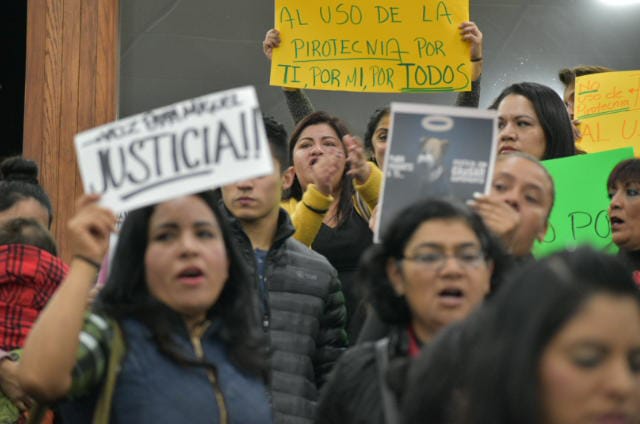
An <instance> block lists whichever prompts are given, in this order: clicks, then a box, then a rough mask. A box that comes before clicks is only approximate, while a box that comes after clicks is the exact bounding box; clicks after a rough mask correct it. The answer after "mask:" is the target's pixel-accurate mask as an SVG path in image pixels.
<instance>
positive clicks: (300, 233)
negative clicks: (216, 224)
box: [282, 112, 382, 340]
mask: <svg viewBox="0 0 640 424" xmlns="http://www.w3.org/2000/svg"><path fill="white" fill-rule="evenodd" d="M289 150H290V152H291V161H292V165H293V170H294V172H295V177H294V179H293V183H292V185H291V187H290V188H289V190H288V192H287V193H286V194H285V196H284V198H285V200H284V201H283V204H282V206H283V208H284V209H286V210H287V211H288V212H289V214H290V215H291V218H292V220H293V224H294V226H295V227H296V233H295V235H294V237H295V238H296V239H298V240H299V241H301V242H302V243H304V244H306V245H307V246H311V247H312V248H313V249H314V250H315V251H317V252H319V253H320V254H322V255H324V256H326V257H327V259H328V260H329V262H331V264H332V265H333V266H334V267H335V268H336V269H337V270H338V274H339V276H340V281H341V282H342V285H343V291H344V293H345V297H346V300H347V313H348V319H349V318H351V317H353V316H354V315H357V317H356V318H355V319H354V320H350V322H349V325H348V330H349V331H348V332H349V335H350V336H351V338H352V340H355V335H356V334H357V332H358V331H359V328H360V325H361V320H362V316H361V315H363V314H364V310H362V311H360V309H362V308H361V305H360V301H359V297H360V296H357V294H356V293H355V290H354V288H353V280H354V276H355V270H356V268H357V265H358V261H359V259H360V255H361V253H362V252H363V251H364V250H365V249H366V248H367V247H368V246H369V245H370V244H371V243H372V233H371V231H370V230H369V225H368V219H369V216H370V213H371V210H372V209H373V208H374V207H375V206H376V204H377V203H378V194H379V191H380V184H381V182H382V172H381V171H380V169H379V168H378V167H377V166H375V165H374V164H373V163H371V162H368V161H367V160H366V156H365V152H364V148H363V147H362V145H361V144H360V142H359V141H358V140H356V139H355V138H354V137H352V136H351V135H349V131H348V129H347V127H346V125H345V124H344V123H343V122H342V121H341V120H340V119H339V118H336V117H334V116H331V115H329V114H327V113H325V112H314V113H312V114H310V115H308V116H306V117H305V118H304V119H303V120H301V121H300V122H299V123H298V125H297V126H296V128H295V129H294V130H293V133H292V134H291V137H290V141H289Z"/></svg>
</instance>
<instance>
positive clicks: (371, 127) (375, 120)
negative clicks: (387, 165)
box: [364, 106, 391, 165]
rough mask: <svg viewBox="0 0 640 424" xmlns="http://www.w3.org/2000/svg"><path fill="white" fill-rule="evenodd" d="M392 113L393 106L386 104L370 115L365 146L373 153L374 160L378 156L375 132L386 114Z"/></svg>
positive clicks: (365, 134) (365, 135)
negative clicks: (374, 146) (374, 141)
mask: <svg viewBox="0 0 640 424" xmlns="http://www.w3.org/2000/svg"><path fill="white" fill-rule="evenodd" d="M390 113H391V108H389V106H385V107H382V108H378V109H376V110H375V111H374V112H373V114H372V115H371V116H370V117H369V122H368V123H367V129H366V131H365V133H364V147H365V148H366V149H367V150H368V151H369V152H370V153H371V156H372V157H373V160H374V161H375V159H376V157H375V155H374V154H373V152H374V148H373V134H375V132H376V128H377V127H378V124H379V123H380V121H381V120H382V118H384V117H385V116H389V114H390ZM378 165H379V164H378Z"/></svg>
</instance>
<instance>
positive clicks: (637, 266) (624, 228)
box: [607, 158, 640, 286]
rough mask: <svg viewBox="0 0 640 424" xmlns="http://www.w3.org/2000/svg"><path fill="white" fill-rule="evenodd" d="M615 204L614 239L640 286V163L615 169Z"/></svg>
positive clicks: (612, 207) (612, 187)
mask: <svg viewBox="0 0 640 424" xmlns="http://www.w3.org/2000/svg"><path fill="white" fill-rule="evenodd" d="M607 190H608V192H609V198H610V199H611V204H610V205H609V219H610V220H611V237H612V239H613V242H614V243H615V244H616V245H617V246H618V247H619V248H620V256H622V257H623V258H624V259H625V260H627V261H628V262H629V264H630V265H631V266H632V267H633V269H634V270H635V273H634V278H635V281H636V284H638V286H640V159H637V158H635V159H627V160H624V161H622V162H620V163H619V164H618V165H616V166H615V168H613V170H612V171H611V174H609V179H608V180H607Z"/></svg>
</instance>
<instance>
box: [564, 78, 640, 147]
mask: <svg viewBox="0 0 640 424" xmlns="http://www.w3.org/2000/svg"><path fill="white" fill-rule="evenodd" d="M575 88H576V92H575V93H576V94H575V100H576V101H575V105H574V108H575V110H574V115H575V117H576V118H577V119H579V120H580V122H581V123H580V131H581V132H582V139H581V140H580V141H579V142H578V143H577V146H578V148H580V149H582V150H585V151H587V152H589V153H593V152H602V151H605V150H611V149H617V148H620V147H627V146H632V147H634V148H635V150H636V151H635V154H636V155H640V70H638V71H622V72H606V73H601V74H592V75H585V76H582V77H578V78H576V87H575Z"/></svg>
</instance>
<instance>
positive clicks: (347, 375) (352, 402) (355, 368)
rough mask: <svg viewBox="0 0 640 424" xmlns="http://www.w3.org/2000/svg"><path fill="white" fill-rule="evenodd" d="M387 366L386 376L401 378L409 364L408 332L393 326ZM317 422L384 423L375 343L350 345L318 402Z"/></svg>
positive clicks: (324, 423) (331, 423)
mask: <svg viewBox="0 0 640 424" xmlns="http://www.w3.org/2000/svg"><path fill="white" fill-rule="evenodd" d="M387 348H388V358H389V364H388V369H387V370H386V372H385V374H384V376H385V377H384V379H385V381H386V382H387V383H388V382H389V378H390V377H395V378H401V377H399V375H400V376H401V375H402V374H403V373H402V371H403V370H404V369H406V366H407V364H408V361H407V357H408V352H409V337H408V335H407V331H406V330H404V329H401V328H398V327H392V329H391V331H390V333H389V344H388V345H387ZM316 423H318V424H333V423H335V424H384V423H385V418H384V404H383V398H382V391H381V390H380V377H379V372H378V364H377V362H376V346H375V342H365V343H362V344H358V345H356V346H354V347H352V348H350V349H349V350H348V351H347V352H346V353H345V354H344V355H343V356H342V357H341V358H340V360H339V361H338V363H337V364H336V366H335V368H334V369H333V371H332V372H331V376H330V377H329V381H328V382H327V384H326V385H325V386H324V387H323V388H322V393H321V395H320V401H319V403H318V412H317V420H316Z"/></svg>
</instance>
